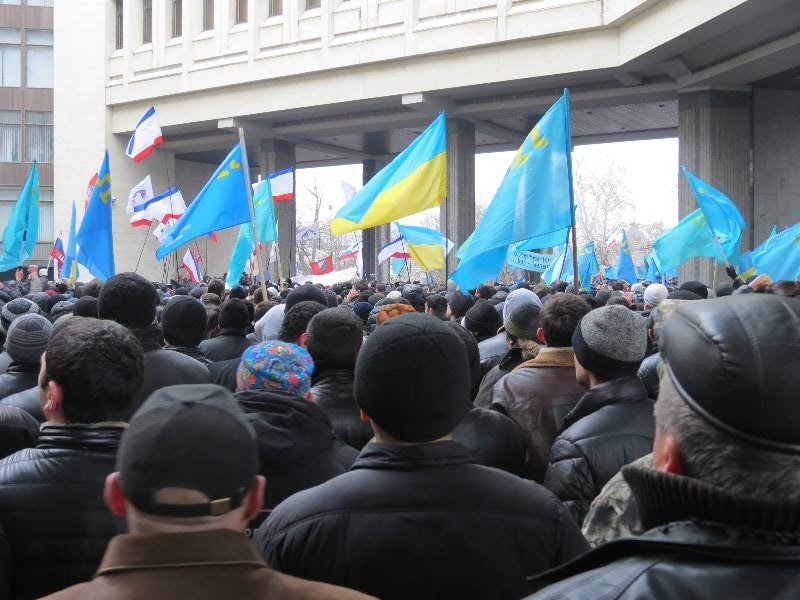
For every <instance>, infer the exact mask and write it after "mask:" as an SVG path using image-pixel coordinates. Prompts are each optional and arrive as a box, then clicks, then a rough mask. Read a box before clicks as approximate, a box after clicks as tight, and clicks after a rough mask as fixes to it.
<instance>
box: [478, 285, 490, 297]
mask: <svg viewBox="0 0 800 600" xmlns="http://www.w3.org/2000/svg"><path fill="white" fill-rule="evenodd" d="M475 297H476V298H482V299H484V300H488V299H489V298H491V297H492V288H490V287H489V286H488V285H485V284H484V285H479V286H478V289H477V290H475Z"/></svg>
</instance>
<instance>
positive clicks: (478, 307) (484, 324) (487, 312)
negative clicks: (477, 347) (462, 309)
mask: <svg viewBox="0 0 800 600" xmlns="http://www.w3.org/2000/svg"><path fill="white" fill-rule="evenodd" d="M463 325H464V329H466V330H467V331H469V332H470V333H471V334H472V335H474V336H475V339H476V340H478V341H479V342H481V341H483V340H486V339H489V338H490V337H493V336H495V335H497V330H498V329H500V327H502V326H503V318H502V317H501V316H500V313H499V312H497V310H496V309H495V307H494V306H492V305H491V304H489V301H488V300H484V299H483V298H481V299H480V300H478V301H477V302H476V303H475V306H473V307H472V308H470V309H469V310H468V311H467V314H466V315H464V323H463Z"/></svg>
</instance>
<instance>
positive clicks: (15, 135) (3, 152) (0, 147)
mask: <svg viewBox="0 0 800 600" xmlns="http://www.w3.org/2000/svg"><path fill="white" fill-rule="evenodd" d="M21 117H22V115H21V114H20V112H19V111H18V110H0V162H19V148H20V145H21V144H20V137H21V136H20V131H21V126H20V123H21V120H20V119H21Z"/></svg>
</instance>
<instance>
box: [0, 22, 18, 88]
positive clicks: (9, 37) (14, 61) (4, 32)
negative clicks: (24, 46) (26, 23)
mask: <svg viewBox="0 0 800 600" xmlns="http://www.w3.org/2000/svg"><path fill="white" fill-rule="evenodd" d="M21 41H22V31H21V30H19V29H10V28H7V27H3V28H0V86H2V87H20V86H21V85H22V53H21V46H20V42H21Z"/></svg>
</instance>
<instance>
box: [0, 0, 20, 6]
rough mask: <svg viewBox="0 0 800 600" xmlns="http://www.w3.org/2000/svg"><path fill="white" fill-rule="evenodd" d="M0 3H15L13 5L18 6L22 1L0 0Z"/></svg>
mask: <svg viewBox="0 0 800 600" xmlns="http://www.w3.org/2000/svg"><path fill="white" fill-rule="evenodd" d="M0 4H15V5H17V6H19V5H20V4H22V1H21V0H0Z"/></svg>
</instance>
